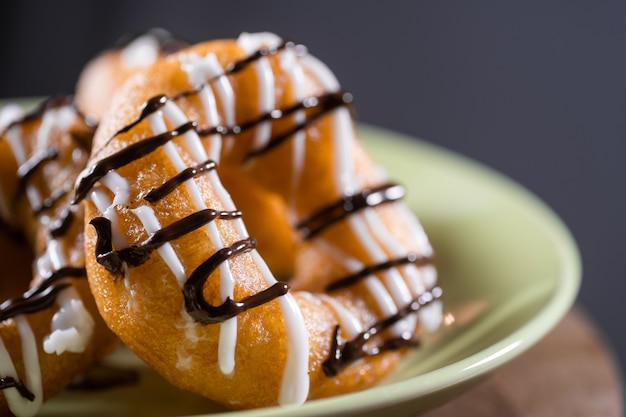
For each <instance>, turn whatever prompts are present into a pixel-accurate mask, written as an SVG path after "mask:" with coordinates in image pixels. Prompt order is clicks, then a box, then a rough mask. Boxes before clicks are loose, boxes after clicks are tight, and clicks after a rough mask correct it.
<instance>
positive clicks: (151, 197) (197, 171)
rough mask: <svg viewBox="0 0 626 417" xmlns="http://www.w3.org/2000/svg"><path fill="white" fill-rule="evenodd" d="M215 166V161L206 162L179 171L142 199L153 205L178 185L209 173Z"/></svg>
mask: <svg viewBox="0 0 626 417" xmlns="http://www.w3.org/2000/svg"><path fill="white" fill-rule="evenodd" d="M216 165H217V164H216V163H215V161H211V160H208V161H206V162H203V163H201V164H198V165H196V166H195V167H191V168H187V169H185V170H183V171H181V172H180V173H178V174H177V175H176V176H174V177H173V178H171V179H169V180H168V181H166V182H165V183H164V184H163V185H161V186H160V187H158V188H155V189H153V190H152V191H150V192H149V193H148V194H146V196H145V197H144V199H145V200H146V201H148V202H150V203H155V202H157V201H159V200H160V199H162V198H164V197H165V196H166V195H168V194H169V193H171V192H172V191H174V190H175V189H176V187H178V186H179V185H180V184H182V183H184V182H185V181H187V180H189V179H191V178H195V177H197V176H198V175H201V174H204V173H206V172H209V171H211V170H213V169H215V167H216Z"/></svg>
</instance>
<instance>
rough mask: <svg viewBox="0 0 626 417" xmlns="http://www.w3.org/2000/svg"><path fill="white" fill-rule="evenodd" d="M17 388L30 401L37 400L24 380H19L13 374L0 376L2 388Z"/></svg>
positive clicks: (0, 387) (0, 388)
mask: <svg viewBox="0 0 626 417" xmlns="http://www.w3.org/2000/svg"><path fill="white" fill-rule="evenodd" d="M8 388H15V389H16V390H17V392H18V393H19V394H20V395H21V396H22V397H24V398H26V399H27V400H28V401H34V400H35V394H33V393H32V392H31V391H30V390H29V389H28V388H26V385H24V383H23V382H22V381H18V380H16V379H15V378H13V377H12V376H5V377H2V378H0V390H4V389H8Z"/></svg>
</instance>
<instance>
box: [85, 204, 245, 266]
mask: <svg viewBox="0 0 626 417" xmlns="http://www.w3.org/2000/svg"><path fill="white" fill-rule="evenodd" d="M239 217H241V212H240V211H216V210H213V209H204V210H200V211H197V212H195V213H193V214H190V215H189V216H187V217H185V218H183V219H181V220H177V221H175V222H174V223H172V224H170V225H169V226H166V227H164V228H163V229H161V230H158V231H157V232H155V233H153V234H152V235H150V237H148V239H146V240H144V241H143V242H140V243H138V244H135V245H131V246H130V247H128V248H124V249H120V250H113V242H112V239H111V237H112V232H111V221H110V220H109V219H107V218H105V217H96V218H94V219H92V220H91V221H90V222H89V224H91V225H92V226H93V227H94V228H95V229H96V234H97V240H96V260H97V262H98V263H99V264H100V265H102V266H104V267H105V268H106V269H107V270H109V271H111V272H113V273H121V272H122V271H123V264H124V263H126V264H128V265H130V266H138V265H141V264H142V263H144V262H145V261H146V260H147V259H148V257H149V255H150V253H151V252H152V251H154V250H155V249H158V248H159V247H160V246H162V245H163V244H164V243H166V242H169V241H172V240H174V239H178V238H180V237H182V236H184V235H186V234H187V233H190V232H192V231H194V230H196V229H198V228H200V227H202V226H204V225H205V224H207V223H209V222H211V221H213V220H215V219H222V220H233V219H236V218H239Z"/></svg>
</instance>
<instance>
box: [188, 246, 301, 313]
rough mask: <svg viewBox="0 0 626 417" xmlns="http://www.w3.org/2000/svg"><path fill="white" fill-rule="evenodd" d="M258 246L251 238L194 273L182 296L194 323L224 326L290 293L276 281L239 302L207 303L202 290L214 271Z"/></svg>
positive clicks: (285, 285) (210, 258)
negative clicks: (234, 318)
mask: <svg viewBox="0 0 626 417" xmlns="http://www.w3.org/2000/svg"><path fill="white" fill-rule="evenodd" d="M255 247H256V241H255V240H254V239H252V238H247V239H244V240H240V241H238V242H235V243H234V244H233V245H231V246H228V247H225V248H222V249H220V250H218V251H217V252H215V253H214V254H213V255H211V257H209V259H207V260H206V261H205V262H203V263H202V264H201V265H200V266H198V268H196V269H195V270H194V271H193V273H192V274H191V276H190V277H189V279H188V280H187V282H185V285H184V286H183V295H184V297H185V309H186V310H187V313H188V314H189V315H190V316H191V317H192V318H193V319H194V320H196V321H197V322H199V323H202V324H217V323H221V322H223V321H226V320H228V319H230V318H232V317H235V316H236V315H238V314H240V313H243V312H244V311H246V310H249V309H251V308H255V307H258V306H260V305H262V304H265V303H268V302H270V301H272V300H273V299H275V298H277V297H280V296H282V295H285V294H286V293H287V292H288V291H289V286H288V285H287V284H285V283H283V282H277V283H275V284H274V285H272V286H270V287H268V288H266V289H264V290H262V291H260V292H258V293H256V294H253V295H250V296H248V297H246V298H244V299H243V300H240V301H235V300H232V299H231V298H227V299H226V300H225V301H224V302H223V303H222V304H220V305H218V306H213V305H211V304H209V303H207V301H206V300H205V299H204V295H203V289H204V284H205V283H206V281H207V279H208V278H209V276H210V275H211V274H212V273H213V271H215V270H216V269H217V268H219V266H220V265H221V264H222V263H223V262H226V261H228V260H229V259H230V258H232V257H234V256H237V255H241V254H243V253H247V252H249V251H251V250H253V249H254V248H255Z"/></svg>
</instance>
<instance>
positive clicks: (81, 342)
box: [0, 106, 94, 417]
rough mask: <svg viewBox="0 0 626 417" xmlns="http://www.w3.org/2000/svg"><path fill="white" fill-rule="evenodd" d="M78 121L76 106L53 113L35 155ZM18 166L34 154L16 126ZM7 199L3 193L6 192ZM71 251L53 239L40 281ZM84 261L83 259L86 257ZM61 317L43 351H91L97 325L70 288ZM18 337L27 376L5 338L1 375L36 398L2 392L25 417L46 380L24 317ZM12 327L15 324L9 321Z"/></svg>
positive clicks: (32, 197)
mask: <svg viewBox="0 0 626 417" xmlns="http://www.w3.org/2000/svg"><path fill="white" fill-rule="evenodd" d="M75 119H76V112H75V110H74V109H73V107H72V106H62V107H59V108H52V109H48V110H47V111H46V112H44V114H43V115H42V117H41V122H40V124H39V127H38V130H37V132H36V137H35V144H34V149H33V150H31V152H33V153H34V152H37V151H40V150H45V149H47V148H48V146H49V140H50V137H51V136H52V135H53V134H56V133H58V132H64V131H66V130H67V129H68V128H69V127H70V126H71V124H72V123H73V122H74V121H75ZM5 137H6V139H7V141H8V144H9V146H10V148H11V151H12V153H13V157H14V158H15V161H16V163H17V164H18V166H21V165H22V164H23V163H25V162H26V161H27V158H28V156H27V155H28V154H29V150H28V149H26V144H27V141H26V140H24V138H22V129H21V126H20V125H19V124H18V125H15V126H12V127H11V128H10V129H9V130H8V131H7V132H6V135H5ZM25 193H26V198H27V200H28V201H29V203H30V204H31V207H33V208H34V207H38V206H39V205H40V204H41V201H42V197H41V194H40V192H39V190H38V189H36V187H34V186H32V185H30V184H27V186H26V189H25ZM3 194H4V193H3ZM1 200H2V204H0V207H2V208H1V214H2V215H3V216H5V218H10V210H8V206H7V201H6V199H5V196H4V195H3V197H2V198H1ZM39 221H40V222H41V224H42V225H46V224H48V223H49V222H50V218H49V217H48V216H47V215H42V216H40V218H39ZM66 252H67V249H66V248H65V246H64V244H63V243H62V242H61V241H60V240H58V239H56V238H51V237H49V241H48V242H47V245H46V250H45V252H44V253H43V254H42V255H41V256H39V257H38V258H37V260H36V262H35V265H36V268H37V274H38V275H39V276H40V277H48V276H51V275H52V274H53V273H54V272H55V271H58V270H60V269H62V268H64V267H66V266H68V263H67V259H68V257H69V258H71V259H73V258H72V255H71V254H66ZM81 259H82V258H81ZM56 302H57V305H58V310H57V312H56V313H55V314H54V315H53V318H52V321H51V333H50V334H49V335H48V336H46V337H44V340H43V349H44V351H45V352H46V353H56V354H57V355H60V354H62V353H64V352H75V353H79V352H83V351H84V350H85V348H86V347H87V344H88V342H89V340H90V339H91V336H92V334H93V330H94V320H93V318H92V317H91V315H90V314H89V312H87V310H86V309H85V307H84V305H83V302H82V300H81V299H80V295H79V294H78V292H77V291H76V289H75V288H74V287H71V286H70V287H67V288H65V289H63V290H62V291H61V292H59V294H57V298H56ZM12 320H13V323H14V324H15V326H16V328H17V331H18V335H19V337H20V339H21V347H22V361H23V363H24V371H25V375H24V378H23V379H20V378H19V377H18V375H17V372H16V370H15V365H14V363H13V360H12V358H11V357H10V355H9V353H8V351H7V349H6V346H5V344H4V341H3V340H1V339H0V376H10V377H13V378H14V379H15V380H18V381H21V382H22V383H24V385H25V386H26V388H27V389H28V390H29V391H30V392H31V393H32V394H33V395H34V400H33V401H30V400H28V399H27V398H24V397H23V396H22V395H21V394H20V393H19V392H18V391H17V389H15V388H7V389H5V390H3V394H4V396H5V399H6V401H7V404H8V406H9V408H10V410H11V412H12V413H13V414H15V415H17V416H20V417H28V416H34V415H35V414H37V412H38V411H39V409H40V407H41V404H42V402H43V388H42V375H41V368H40V364H39V354H38V350H37V344H38V342H37V340H36V338H35V335H34V333H33V330H32V328H31V326H30V324H29V322H28V320H27V318H26V316H25V315H17V316H15V317H13V319H12ZM7 323H10V321H8V322H7Z"/></svg>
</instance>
